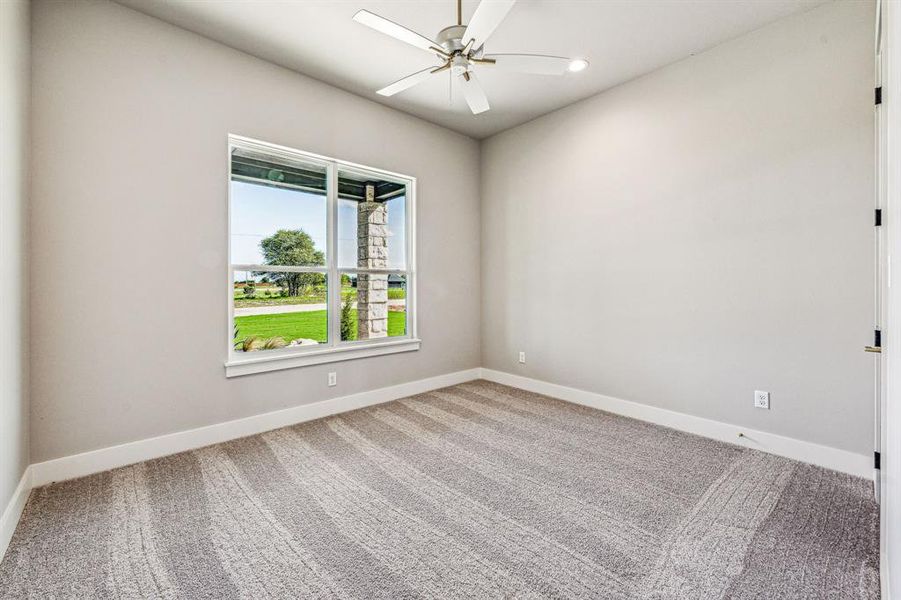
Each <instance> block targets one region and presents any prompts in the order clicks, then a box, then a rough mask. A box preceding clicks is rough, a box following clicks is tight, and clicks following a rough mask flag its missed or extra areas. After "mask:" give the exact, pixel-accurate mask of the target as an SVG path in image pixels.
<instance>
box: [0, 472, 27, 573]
mask: <svg viewBox="0 0 901 600" xmlns="http://www.w3.org/2000/svg"><path fill="white" fill-rule="evenodd" d="M31 488H32V483H31V467H27V468H26V469H25V472H24V473H22V478H21V479H20V480H19V485H18V486H16V491H14V492H13V495H12V498H10V499H9V503H8V504H7V505H6V508H5V509H4V510H3V516H2V517H0V561H2V560H3V557H4V556H6V550H7V549H8V548H9V542H10V541H11V540H12V539H13V533H15V531H16V526H17V525H18V524H19V519H20V518H21V517H22V511H23V510H24V509H25V503H26V502H27V501H28V494H30V493H31Z"/></svg>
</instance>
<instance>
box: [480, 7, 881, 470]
mask: <svg viewBox="0 0 901 600" xmlns="http://www.w3.org/2000/svg"><path fill="white" fill-rule="evenodd" d="M873 18H874V6H873V3H872V2H841V3H834V4H827V5H824V6H822V7H820V8H817V9H814V10H813V11H811V12H808V13H804V14H801V15H798V16H795V17H792V18H789V19H787V20H783V21H780V22H777V23H775V24H773V25H770V26H768V27H766V28H763V29H760V30H758V31H756V32H753V33H751V34H749V35H747V36H743V37H741V38H738V39H736V40H733V41H731V42H728V43H725V44H722V45H720V46H718V47H716V48H714V49H712V50H710V51H708V52H705V53H703V54H700V55H698V56H695V57H692V58H688V59H686V60H684V61H681V62H679V63H676V64H673V65H671V66H669V67H666V68H664V69H662V70H660V71H657V72H655V73H652V74H650V75H647V76H645V77H643V78H640V79H638V80H635V81H632V82H630V83H627V84H624V85H622V86H619V87H617V88H615V89H612V90H610V91H608V92H605V93H603V94H601V95H599V96H596V97H594V98H591V99H588V100H586V101H583V102H580V103H578V104H575V105H573V106H571V107H568V108H566V109H563V110H560V111H558V112H555V113H552V114H550V115H547V116H545V117H542V118H540V119H537V120H535V121H532V122H531V123H528V124H525V125H522V126H520V127H518V128H515V129H512V130H509V131H507V132H505V133H502V134H499V135H497V136H495V137H493V138H490V139H488V140H487V141H485V142H484V143H483V146H482V174H483V177H482V188H481V194H482V248H483V259H482V295H483V304H482V358H483V366H485V367H489V368H493V369H499V370H503V371H508V372H511V373H517V374H522V375H525V376H529V377H535V378H538V379H543V380H546V381H550V382H554V383H559V384H564V385H568V386H571V387H576V388H581V389H584V390H589V391H593V392H598V393H602V394H607V395H611V396H615V397H619V398H623V399H627V400H633V401H637V402H641V403H645V404H649V405H653V406H657V407H663V408H667V409H671V410H676V411H680V412H684V413H688V414H692V415H699V416H702V417H707V418H711V419H716V420H719V421H724V422H727V423H733V424H739V425H742V426H745V427H752V428H757V429H760V430H764V431H768V432H772V433H776V434H782V435H787V436H791V437H794V438H798V439H802V440H807V441H811V442H816V443H821V444H825V445H829V446H833V447H836V448H842V449H845V450H850V451H854V452H858V453H861V454H869V453H870V452H872V448H873V445H872V439H873V435H872V431H873V409H872V406H873V397H872V394H873V385H872V367H873V362H872V357H871V356H869V355H866V354H864V353H863V352H862V347H863V346H864V345H865V344H868V343H871V336H872V333H871V330H872V312H873V305H872V303H873V291H872V289H873V270H874V266H873V261H872V253H873V227H872V218H873V165H874V156H873V107H872V98H873V76H872V73H873V59H872V52H873ZM520 350H522V351H525V352H526V353H527V359H528V361H527V363H526V364H525V365H519V364H517V352H518V351H520ZM755 389H760V390H768V391H769V392H771V406H772V410H770V411H764V410H759V409H754V408H753V392H754V390H755Z"/></svg>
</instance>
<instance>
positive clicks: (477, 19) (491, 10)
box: [463, 0, 516, 49]
mask: <svg viewBox="0 0 901 600" xmlns="http://www.w3.org/2000/svg"><path fill="white" fill-rule="evenodd" d="M515 3H516V0H482V2H481V3H480V4H479V5H478V6H477V7H476V12H475V13H473V15H472V19H470V21H469V25H467V26H466V31H465V32H464V33H463V43H464V44H468V43H469V41H470V40H475V42H474V43H473V45H472V47H473V48H476V49H478V48H479V47H481V45H482V44H484V43H485V40H487V39H488V38H489V37H491V34H492V33H494V30H495V29H497V26H498V25H500V24H501V21H503V20H504V17H506V16H507V13H508V12H510V9H511V8H513V5H514V4H515Z"/></svg>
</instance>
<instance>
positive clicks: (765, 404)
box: [754, 390, 770, 410]
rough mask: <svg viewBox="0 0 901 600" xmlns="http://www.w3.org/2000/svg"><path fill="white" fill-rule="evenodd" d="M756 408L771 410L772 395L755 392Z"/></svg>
mask: <svg viewBox="0 0 901 600" xmlns="http://www.w3.org/2000/svg"><path fill="white" fill-rule="evenodd" d="M754 408H765V409H767V410H769V408H770V393H769V392H761V391H760V390H755V391H754Z"/></svg>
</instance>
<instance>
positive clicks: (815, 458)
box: [481, 368, 873, 480]
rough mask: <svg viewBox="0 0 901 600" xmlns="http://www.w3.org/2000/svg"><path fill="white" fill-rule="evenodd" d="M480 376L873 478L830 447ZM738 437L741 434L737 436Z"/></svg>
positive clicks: (506, 376)
mask: <svg viewBox="0 0 901 600" xmlns="http://www.w3.org/2000/svg"><path fill="white" fill-rule="evenodd" d="M481 376H482V378H483V379H487V380H489V381H494V382H497V383H502V384H504V385H509V386H512V387H517V388H520V389H523V390H528V391H530V392H536V393H539V394H544V395H546V396H552V397H554V398H559V399H560V400H566V401H567V402H572V403H574V404H582V405H584V406H590V407H592V408H597V409H600V410H605V411H607V412H612V413H615V414H618V415H623V416H626V417H632V418H633V419H639V420H641V421H648V422H650V423H656V424H657V425H663V426H665V427H670V428H672V429H678V430H680V431H686V432H688V433H693V434H695V435H700V436H704V437H708V438H713V439H715V440H720V441H723V442H729V443H732V444H737V445H739V446H745V447H748V448H754V449H755V450H762V451H764V452H769V453H771V454H777V455H779V456H784V457H786V458H791V459H794V460H798V461H801V462H806V463H810V464H813V465H817V466H820V467H825V468H827V469H832V470H834V471H841V472H842V473H849V474H851V475H856V476H858V477H863V478H865V479H869V480H872V479H873V458H872V457H871V456H865V455H862V454H856V453H854V452H848V451H847V450H839V449H838V448H830V447H829V446H821V445H819V444H814V443H811V442H804V441H801V440H797V439H794V438H790V437H785V436H781V435H776V434H773V433H766V432H764V431H756V430H753V429H747V428H745V427H739V426H738V425H730V424H729V423H722V422H720V421H713V420H711V419H705V418H703V417H695V416H692V415H687V414H684V413H679V412H675V411H672V410H666V409H665V408H657V407H655V406H649V405H647V404H640V403H638V402H630V401H629V400H622V399H620V398H614V397H612V396H604V395H603V394H596V393H594V392H586V391H584V390H578V389H575V388H571V387H566V386H563V385H558V384H556V383H548V382H546V381H540V380H538V379H530V378H528V377H523V376H521V375H513V374H511V373H504V372H503V371H495V370H493V369H484V368H483V369H482V370H481ZM739 434H743V435H742V436H741V437H739Z"/></svg>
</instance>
